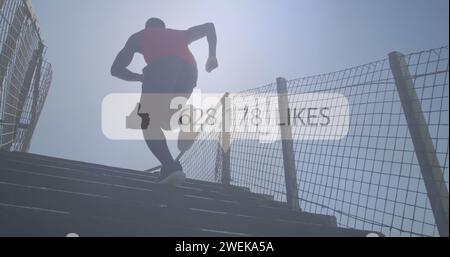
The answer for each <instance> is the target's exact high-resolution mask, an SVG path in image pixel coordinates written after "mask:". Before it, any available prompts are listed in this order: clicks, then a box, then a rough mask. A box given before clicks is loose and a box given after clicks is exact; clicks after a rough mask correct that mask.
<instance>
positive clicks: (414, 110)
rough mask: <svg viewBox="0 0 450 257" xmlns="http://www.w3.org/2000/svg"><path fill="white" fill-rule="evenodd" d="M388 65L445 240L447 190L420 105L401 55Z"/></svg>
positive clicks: (392, 55) (392, 59)
mask: <svg viewBox="0 0 450 257" xmlns="http://www.w3.org/2000/svg"><path fill="white" fill-rule="evenodd" d="M389 63H390V66H391V69H392V73H393V75H394V79H395V84H396V85H397V91H398V94H399V96H400V101H401V103H402V106H403V111H404V112H405V116H406V121H407V123H408V128H409V132H410V134H411V138H412V141H413V144H414V148H415V152H416V156H417V160H418V161H419V165H420V170H421V173H422V177H423V180H424V183H425V188H426V190H427V194H428V199H429V200H430V204H431V208H432V209H433V214H434V219H435V221H436V225H437V227H438V230H439V234H440V235H441V236H449V231H448V230H449V229H448V226H449V224H448V219H449V216H448V201H449V198H448V189H447V186H446V184H445V180H444V176H443V173H442V169H441V166H440V164H439V160H438V158H437V156H436V150H435V148H434V145H433V141H432V139H431V136H430V132H429V130H428V125H427V122H426V119H425V116H424V114H423V111H422V106H421V102H420V100H419V98H418V96H417V93H416V90H415V88H414V81H413V78H412V76H411V74H410V72H409V69H408V64H407V63H406V60H405V56H404V55H403V54H401V53H399V52H392V53H390V54H389Z"/></svg>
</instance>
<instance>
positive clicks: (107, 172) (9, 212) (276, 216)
mask: <svg viewBox="0 0 450 257" xmlns="http://www.w3.org/2000/svg"><path fill="white" fill-rule="evenodd" d="M155 180H156V175H155V174H150V173H145V172H140V171H135V170H129V169H121V168H114V167H107V166H103V165H97V164H90V163H83V162H77V161H70V160H63V159H57V158H52V157H46V156H39V155H35V154H25V153H10V152H0V236H65V235H67V234H68V233H76V234H78V235H80V236H275V237H278V236H366V235H367V234H369V233H371V232H369V231H360V230H353V229H344V228H338V227H337V226H336V219H335V217H333V216H326V215H317V214H310V213H305V212H298V211H291V210H288V209H287V208H286V206H285V204H284V203H280V202H276V201H273V200H270V199H268V197H266V196H261V195H257V194H254V193H251V192H250V191H249V190H248V189H245V188H239V187H224V186H223V185H221V184H216V183H210V182H204V181H197V180H190V179H189V180H187V181H186V183H185V184H184V185H183V186H181V187H168V186H162V185H158V184H155V183H154V181H155Z"/></svg>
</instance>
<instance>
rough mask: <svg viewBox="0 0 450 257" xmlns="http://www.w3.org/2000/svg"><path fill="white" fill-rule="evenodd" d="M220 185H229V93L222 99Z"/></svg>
mask: <svg viewBox="0 0 450 257" xmlns="http://www.w3.org/2000/svg"><path fill="white" fill-rule="evenodd" d="M221 102H222V131H221V134H222V138H221V140H222V141H221V145H220V146H219V147H221V149H222V184H223V185H226V186H229V185H230V184H231V158H230V157H231V156H230V152H231V151H230V148H231V131H230V128H231V117H230V110H229V108H230V98H229V93H226V94H225V95H224V96H223V97H222V100H221Z"/></svg>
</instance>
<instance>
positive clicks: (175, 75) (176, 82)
mask: <svg viewBox="0 0 450 257" xmlns="http://www.w3.org/2000/svg"><path fill="white" fill-rule="evenodd" d="M143 74H144V83H143V84H142V93H144V94H145V93H163V94H166V93H175V94H176V93H184V94H185V93H192V90H193V89H194V88H195V87H196V86H197V77H198V75H197V67H196V66H195V65H193V64H189V63H187V62H185V61H183V60H182V59H180V58H178V57H164V58H160V59H158V60H156V61H154V62H152V63H150V64H149V65H147V66H146V67H145V68H144V70H143Z"/></svg>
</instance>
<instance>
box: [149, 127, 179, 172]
mask: <svg viewBox="0 0 450 257" xmlns="http://www.w3.org/2000/svg"><path fill="white" fill-rule="evenodd" d="M152 130H154V131H152V134H151V135H149V137H148V138H147V137H146V138H145V142H146V143H147V146H148V148H149V149H150V151H151V152H152V153H153V154H154V155H155V157H156V158H157V159H158V160H159V161H160V162H161V164H162V165H163V166H166V167H169V166H171V165H173V163H174V159H173V157H172V154H171V153H170V150H169V147H168V145H167V141H166V139H165V137H164V133H163V132H162V130H161V128H152ZM145 134H146V133H145V132H144V135H145ZM147 135H148V134H147Z"/></svg>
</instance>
